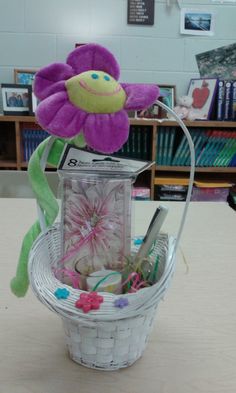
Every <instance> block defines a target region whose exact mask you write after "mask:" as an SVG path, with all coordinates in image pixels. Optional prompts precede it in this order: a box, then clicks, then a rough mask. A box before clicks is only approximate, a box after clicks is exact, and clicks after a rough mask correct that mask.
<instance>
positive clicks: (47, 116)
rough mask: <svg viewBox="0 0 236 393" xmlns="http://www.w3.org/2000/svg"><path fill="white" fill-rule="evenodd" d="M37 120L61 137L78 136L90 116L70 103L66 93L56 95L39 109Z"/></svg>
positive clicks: (44, 102) (49, 98)
mask: <svg viewBox="0 0 236 393" xmlns="http://www.w3.org/2000/svg"><path fill="white" fill-rule="evenodd" d="M36 115H37V119H38V122H39V124H40V125H41V127H42V128H45V129H46V130H47V131H48V132H49V133H51V134H53V135H57V136H59V137H64V138H70V137H72V136H74V135H76V134H78V133H79V132H80V131H81V129H82V126H83V124H84V122H85V119H86V117H87V116H88V114H87V113H86V112H84V111H82V110H81V109H79V108H76V107H75V106H74V105H72V104H71V103H70V102H69V101H68V96H67V94H66V93H56V94H54V95H53V96H50V97H48V98H46V99H45V100H43V101H42V102H41V103H40V104H39V106H38V107H37V113H36Z"/></svg>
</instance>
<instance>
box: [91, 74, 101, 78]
mask: <svg viewBox="0 0 236 393" xmlns="http://www.w3.org/2000/svg"><path fill="white" fill-rule="evenodd" d="M91 77H92V78H93V79H98V78H99V75H98V74H92V75H91Z"/></svg>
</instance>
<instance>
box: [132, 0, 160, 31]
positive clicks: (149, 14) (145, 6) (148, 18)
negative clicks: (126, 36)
mask: <svg viewBox="0 0 236 393" xmlns="http://www.w3.org/2000/svg"><path fill="white" fill-rule="evenodd" d="M154 4H155V1H154V0H128V13H127V23H128V24H129V25H153V24H154Z"/></svg>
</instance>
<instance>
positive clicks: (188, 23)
mask: <svg viewBox="0 0 236 393" xmlns="http://www.w3.org/2000/svg"><path fill="white" fill-rule="evenodd" d="M180 33H181V34H190V35H203V36H205V35H207V36H212V35H214V14H213V13H212V12H208V11H207V12H205V11H201V10H194V9H187V8H182V9H181V16H180Z"/></svg>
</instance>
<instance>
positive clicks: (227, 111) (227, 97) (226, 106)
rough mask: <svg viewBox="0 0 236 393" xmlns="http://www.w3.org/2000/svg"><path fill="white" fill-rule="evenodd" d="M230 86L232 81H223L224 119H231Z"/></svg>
mask: <svg viewBox="0 0 236 393" xmlns="http://www.w3.org/2000/svg"><path fill="white" fill-rule="evenodd" d="M232 86H233V83H232V82H231V81H226V82H225V98H224V120H232V117H231V106H232V105H231V101H232Z"/></svg>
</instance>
